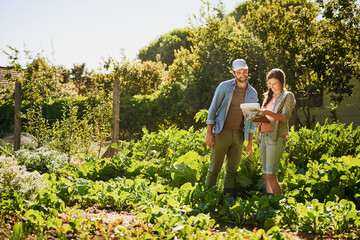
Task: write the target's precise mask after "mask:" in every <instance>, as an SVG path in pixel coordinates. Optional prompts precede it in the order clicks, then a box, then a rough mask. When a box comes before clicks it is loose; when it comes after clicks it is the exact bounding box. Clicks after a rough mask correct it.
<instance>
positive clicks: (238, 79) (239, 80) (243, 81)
mask: <svg viewBox="0 0 360 240" xmlns="http://www.w3.org/2000/svg"><path fill="white" fill-rule="evenodd" d="M236 81H238V82H240V83H246V78H244V80H241V79H240V78H236Z"/></svg>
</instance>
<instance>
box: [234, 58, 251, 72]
mask: <svg viewBox="0 0 360 240" xmlns="http://www.w3.org/2000/svg"><path fill="white" fill-rule="evenodd" d="M240 68H242V69H248V65H247V64H246V61H245V60H244V59H236V60H234V61H233V63H232V69H233V71H234V72H235V71H236V70H238V69H240Z"/></svg>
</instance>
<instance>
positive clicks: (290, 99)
mask: <svg viewBox="0 0 360 240" xmlns="http://www.w3.org/2000/svg"><path fill="white" fill-rule="evenodd" d="M295 104H296V100H295V96H294V94H293V93H292V92H288V94H287V95H286V97H285V101H284V106H283V108H282V110H281V112H280V114H281V115H282V116H283V120H282V121H281V122H287V121H289V119H290V117H291V113H292V110H293V109H294V107H295Z"/></svg>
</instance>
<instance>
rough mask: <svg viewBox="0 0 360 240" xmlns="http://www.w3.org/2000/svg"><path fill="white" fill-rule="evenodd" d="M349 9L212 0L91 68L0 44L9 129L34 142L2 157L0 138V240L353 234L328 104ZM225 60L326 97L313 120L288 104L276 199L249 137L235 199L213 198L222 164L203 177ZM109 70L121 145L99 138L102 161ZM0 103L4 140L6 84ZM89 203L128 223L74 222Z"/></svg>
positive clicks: (349, 31)
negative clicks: (184, 22) (108, 153)
mask: <svg viewBox="0 0 360 240" xmlns="http://www.w3.org/2000/svg"><path fill="white" fill-rule="evenodd" d="M359 10H360V9H359V6H358V5H356V4H355V1H354V0H341V1H340V0H329V1H321V0H317V1H307V0H291V1H280V0H250V1H245V2H243V3H240V4H239V5H238V6H237V7H236V8H235V9H234V11H233V12H231V13H228V14H225V12H224V11H223V8H222V4H221V2H219V3H216V4H209V3H208V2H204V5H203V7H202V8H201V9H200V11H199V14H198V15H197V16H195V17H194V18H193V19H192V22H191V26H190V27H189V28H185V29H176V30H173V31H171V32H169V33H166V34H164V35H163V36H161V37H159V39H157V40H155V41H154V42H152V43H150V44H149V46H148V47H145V48H144V49H142V50H140V52H139V55H138V59H135V60H128V59H126V58H125V57H124V58H123V59H122V60H121V61H116V60H114V59H112V58H109V59H107V60H105V61H104V62H103V63H102V66H103V67H102V69H100V70H98V71H95V70H89V69H87V68H86V65H85V64H78V65H74V66H73V67H72V68H71V69H66V68H64V67H63V66H56V65H54V64H53V63H51V61H49V60H48V59H47V58H45V57H43V56H41V55H40V54H35V55H33V53H31V52H28V51H25V52H24V53H25V55H26V58H27V59H28V61H27V63H26V64H25V65H21V64H19V62H20V60H19V58H20V55H21V54H22V53H21V51H19V50H17V49H14V48H12V47H11V46H9V47H8V49H6V50H4V52H5V53H6V54H8V57H9V61H10V64H9V68H10V69H11V70H15V71H17V73H18V74H17V75H16V76H11V75H7V76H6V78H7V80H8V81H10V82H15V81H19V82H21V84H22V90H23V95H22V99H23V104H22V123H23V125H22V130H23V131H24V132H26V133H30V134H31V135H32V136H34V141H35V143H36V144H35V145H31V146H23V147H22V149H21V150H20V151H18V152H16V153H14V152H13V150H12V149H13V146H12V144H9V143H6V142H4V141H0V195H1V201H0V209H1V210H0V211H1V215H0V237H1V238H9V239H26V238H27V237H29V236H35V237H37V238H39V239H46V238H59V239H74V238H79V239H93V238H94V237H100V236H101V237H103V238H105V239H129V238H132V239H180V238H182V239H199V238H201V239H213V238H217V239H271V238H275V239H290V238H291V233H294V232H302V233H305V234H310V235H311V236H312V237H316V236H319V237H321V236H329V237H332V238H349V239H356V238H359V237H360V236H359V232H360V230H359V229H360V214H359V213H360V210H359V207H360V185H359V184H360V183H359V181H358V179H359V178H360V165H359V164H360V147H359V146H360V142H359V141H360V128H353V126H352V125H349V126H346V125H344V124H341V123H336V106H337V104H339V103H340V102H341V101H342V100H343V97H344V96H346V95H351V94H352V87H353V86H351V85H349V80H350V79H351V78H353V77H354V78H356V79H359V78H360V71H359V61H358V59H359V53H360V51H359V50H360V49H359V44H360V39H359V32H360V31H359V30H360V29H359V23H360V16H359ZM236 58H244V59H246V60H247V62H248V65H249V66H250V72H249V81H250V82H251V84H252V85H253V86H254V87H255V88H256V89H257V90H258V92H259V96H260V98H262V93H263V92H264V91H266V84H265V81H264V79H265V74H266V72H267V71H269V70H270V69H272V68H274V67H280V68H282V69H284V70H285V72H286V74H287V87H288V88H289V90H291V91H293V92H294V93H295V94H296V96H297V98H298V97H299V96H301V97H302V98H304V97H305V98H306V96H310V95H311V94H314V93H319V94H322V93H325V92H327V93H329V94H330V95H331V96H332V97H331V100H332V103H333V106H334V107H333V109H332V115H331V116H330V117H331V119H329V121H328V122H325V124H324V125H319V124H317V123H315V124H313V122H312V118H311V116H310V115H309V112H307V111H304V113H305V114H307V115H306V121H305V122H301V121H300V120H299V116H298V115H297V114H301V112H300V111H296V109H295V111H294V120H293V122H292V125H293V127H292V129H291V131H290V134H289V140H288V144H287V146H286V150H285V153H284V155H283V158H282V159H281V164H280V172H279V180H280V183H281V185H282V188H283V190H284V193H285V194H284V195H283V196H266V195H264V178H263V175H262V172H261V165H260V163H259V153H258V149H257V145H256V144H254V153H253V154H252V156H251V157H250V158H248V159H243V160H242V161H241V163H240V166H239V169H238V174H237V177H236V188H237V190H238V191H239V196H237V197H236V198H228V197H227V196H223V194H222V185H223V184H222V183H223V172H221V174H220V176H219V181H218V185H217V186H215V187H213V188H210V189H208V188H206V187H205V185H204V179H205V175H206V170H207V167H208V159H209V151H210V149H209V148H208V147H207V146H206V144H205V141H204V140H205V128H204V127H205V123H204V119H205V118H206V114H207V112H206V110H204V109H207V108H208V107H209V105H210V102H211V99H212V96H213V93H214V91H215V88H216V86H217V85H218V84H219V83H220V82H221V81H223V80H227V79H231V78H232V77H233V76H232V73H231V68H230V66H231V62H232V61H233V60H234V59H236ZM114 79H119V80H120V89H121V92H120V96H121V99H120V101H121V103H120V138H121V140H126V141H121V142H120V145H119V146H113V147H115V148H116V147H117V148H118V154H116V155H115V156H113V157H112V158H100V157H101V153H102V152H103V150H104V147H108V145H107V144H108V140H109V139H108V138H109V136H110V127H111V112H112V111H111V108H112V89H113V88H112V87H113V86H112V84H113V81H114ZM0 98H1V99H0V112H1V115H0V134H1V135H2V136H4V135H6V134H8V133H11V132H12V131H13V123H12V122H13V112H14V111H13V107H14V99H13V88H12V86H11V85H10V86H4V87H3V88H2V89H1V94H0ZM307 99H308V100H309V101H310V98H307ZM261 100H262V99H260V101H261ZM308 106H309V105H308ZM298 107H299V106H296V108H298ZM308 109H309V108H307V109H305V110H308ZM89 208H94V209H111V210H112V211H117V212H120V211H125V212H133V213H134V214H136V221H134V222H132V223H130V226H127V225H124V224H122V220H121V219H120V220H116V221H115V222H113V223H111V224H106V223H105V222H104V221H103V219H98V220H94V219H89V218H87V217H85V216H84V215H83V214H82V213H83V211H88V210H89ZM223 224H231V226H234V227H231V228H227V229H225V228H221V225H223Z"/></svg>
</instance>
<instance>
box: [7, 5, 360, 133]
mask: <svg viewBox="0 0 360 240" xmlns="http://www.w3.org/2000/svg"><path fill="white" fill-rule="evenodd" d="M359 27H360V17H359V6H358V5H356V1H355V0H346V1H339V0H331V1H321V0H318V1H308V0H296V1H295V0H294V1H280V0H251V1H245V2H243V3H240V4H239V5H238V6H237V7H236V8H235V9H234V11H232V12H230V13H228V14H225V12H224V10H223V8H222V5H221V2H219V3H215V4H209V3H207V2H205V3H204V5H203V7H202V8H201V9H200V11H199V14H198V15H196V16H194V17H193V19H192V20H191V24H190V27H187V28H184V29H175V30H173V31H170V32H169V33H166V34H164V35H163V36H160V37H159V38H158V39H156V40H155V41H154V42H152V43H150V44H149V46H147V47H145V48H143V49H141V50H140V51H139V55H138V59H135V60H128V59H126V58H125V57H123V59H122V60H121V61H120V62H118V61H116V60H114V59H112V58H109V59H107V60H104V62H103V63H102V66H103V67H102V69H100V70H99V71H95V70H89V69H87V68H86V65H85V63H84V64H77V65H74V66H73V67H72V68H71V69H66V68H64V67H63V66H56V65H54V64H52V63H51V62H50V61H49V60H48V59H47V58H45V57H43V56H41V55H40V54H35V55H34V54H33V53H31V52H29V51H25V55H26V58H27V59H28V61H27V63H26V64H25V65H20V64H19V59H20V56H21V55H22V52H21V51H20V50H17V49H14V48H12V47H11V46H9V47H8V49H4V50H3V51H4V52H5V53H6V54H8V57H9V62H10V64H9V67H10V69H12V70H16V71H17V72H18V73H19V74H18V75H17V77H12V78H10V76H9V78H10V79H9V80H10V81H20V82H21V83H22V89H23V101H24V106H23V113H24V114H25V115H26V111H27V109H28V106H29V105H28V104H30V105H31V104H33V103H34V102H36V103H38V104H39V105H40V107H41V108H42V113H43V115H42V117H44V118H45V119H46V120H48V121H49V123H50V124H52V123H53V122H54V121H56V120H57V119H60V118H61V116H62V115H63V114H62V110H63V108H64V105H65V106H66V105H67V104H68V101H67V100H63V99H69V98H70V99H71V101H74V102H73V103H72V104H73V105H75V106H78V107H79V115H80V116H79V117H80V118H81V114H82V111H83V109H84V108H86V107H88V106H90V107H93V106H94V105H93V104H95V103H97V102H99V101H101V100H104V99H108V100H110V99H111V96H112V83H113V80H114V79H120V91H121V93H120V95H121V109H120V114H121V117H120V129H121V132H122V134H121V138H122V139H131V138H132V137H134V136H138V135H139V134H141V129H142V127H144V126H146V127H147V128H149V129H150V130H157V129H161V128H162V127H164V126H170V125H176V126H179V127H182V128H189V127H190V126H195V127H201V126H200V125H196V122H194V120H193V116H194V115H195V114H196V113H197V112H198V111H199V110H201V109H207V108H208V107H209V105H210V102H211V99H212V96H213V93H214V91H215V88H216V86H217V85H218V84H219V83H220V82H221V81H224V80H228V79H231V78H232V77H233V76H232V74H231V62H232V61H233V60H234V59H236V58H244V59H246V60H247V62H248V65H249V66H250V71H249V81H250V83H251V84H252V85H253V86H254V87H255V88H256V89H257V90H258V92H259V95H260V101H262V93H263V92H265V91H266V84H265V80H264V79H265V75H266V73H267V71H269V70H270V69H272V68H274V67H279V68H282V69H284V71H285V73H286V75H287V87H288V89H289V90H291V91H293V92H294V93H295V94H296V97H297V98H299V97H301V98H302V99H308V101H310V95H313V94H323V93H325V92H327V93H329V94H330V95H331V101H332V104H333V109H332V115H331V116H329V117H331V118H332V120H333V121H335V120H336V106H337V105H338V104H339V103H340V102H341V101H342V100H343V98H344V96H347V95H351V94H352V89H353V86H352V85H350V84H349V81H350V79H351V78H356V79H360V71H359V61H358V59H359V52H360V47H359V44H360V39H359V38H360V37H359V34H358V33H359ZM9 91H10V92H9ZM10 93H11V90H9V89H5V87H4V88H3V89H2V94H1V95H0V96H1V98H2V100H1V103H0V106H1V112H2V113H3V114H1V117H0V118H1V119H0V133H1V134H2V135H5V134H6V133H8V132H11V131H12V121H13V118H12V115H11V113H12V112H13V110H12V105H13V103H11V99H9V98H13V95H12V94H10ZM78 97H80V98H81V99H83V101H80V100H77V99H79V98H78ZM87 98H89V100H87ZM99 99H100V100H99ZM110 101H111V100H110ZM42 106H44V107H42ZM305 106H310V102H309V103H305ZM298 107H299V106H298V105H297V108H298ZM298 114H305V119H306V121H304V122H301V121H300V120H299V116H298ZM292 123H293V125H295V127H296V129H298V128H300V127H301V126H307V127H313V124H314V123H313V121H312V116H311V115H310V108H306V109H305V111H297V109H295V111H294V118H293V122H292Z"/></svg>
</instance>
